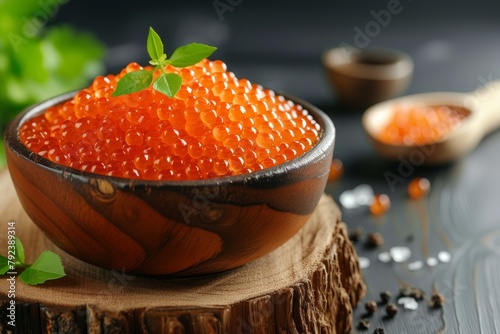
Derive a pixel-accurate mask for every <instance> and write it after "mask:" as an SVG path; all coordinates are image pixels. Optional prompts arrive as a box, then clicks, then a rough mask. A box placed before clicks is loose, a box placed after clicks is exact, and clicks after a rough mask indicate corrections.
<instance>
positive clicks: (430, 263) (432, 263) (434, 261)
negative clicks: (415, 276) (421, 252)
mask: <svg viewBox="0 0 500 334" xmlns="http://www.w3.org/2000/svg"><path fill="white" fill-rule="evenodd" d="M438 263H439V262H438V260H437V259H436V258H435V257H430V258H428V259H427V265H428V266H429V267H435V266H437V265H438Z"/></svg>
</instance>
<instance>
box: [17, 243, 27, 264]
mask: <svg viewBox="0 0 500 334" xmlns="http://www.w3.org/2000/svg"><path fill="white" fill-rule="evenodd" d="M15 246H16V247H15V249H16V261H17V262H19V263H21V264H24V263H25V262H24V261H25V256H24V247H23V244H22V243H21V240H20V239H19V238H18V237H16V244H15Z"/></svg>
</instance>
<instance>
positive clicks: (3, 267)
mask: <svg viewBox="0 0 500 334" xmlns="http://www.w3.org/2000/svg"><path fill="white" fill-rule="evenodd" d="M9 240H12V239H9ZM14 240H15V242H14V245H10V246H9V255H8V257H4V256H1V255H0V275H4V274H6V273H7V272H17V270H18V269H22V270H23V272H22V273H21V274H20V275H19V279H20V280H21V281H23V283H25V284H29V285H38V284H42V283H45V282H46V281H48V280H52V279H57V278H61V277H64V276H66V273H65V272H64V267H63V265H62V262H61V258H60V257H59V255H57V254H55V253H53V252H51V251H44V252H43V253H42V254H40V256H38V258H37V259H36V260H35V262H33V264H28V263H26V256H25V254H24V247H23V244H22V243H21V240H20V239H19V238H17V237H15V238H14ZM11 247H12V248H11Z"/></svg>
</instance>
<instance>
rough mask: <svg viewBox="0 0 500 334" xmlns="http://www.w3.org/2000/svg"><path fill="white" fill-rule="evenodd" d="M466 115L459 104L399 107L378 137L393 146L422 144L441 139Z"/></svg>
mask: <svg viewBox="0 0 500 334" xmlns="http://www.w3.org/2000/svg"><path fill="white" fill-rule="evenodd" d="M469 114H470V111H469V110H468V109H466V108H463V107H460V106H446V105H438V106H424V107H402V106H399V107H397V109H396V110H395V112H394V113H393V116H392V118H390V120H389V122H388V123H387V124H386V126H385V127H383V128H382V131H380V133H379V134H378V139H379V140H380V141H382V142H384V143H387V144H393V145H408V146H410V145H425V144H432V143H435V142H438V141H439V140H441V139H443V138H444V137H445V136H446V135H447V134H448V133H449V132H450V131H451V130H452V129H453V128H455V127H456V126H458V125H460V123H461V121H462V120H463V119H464V118H465V117H467V116H468V115H469Z"/></svg>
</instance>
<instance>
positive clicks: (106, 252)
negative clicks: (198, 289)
mask: <svg viewBox="0 0 500 334" xmlns="http://www.w3.org/2000/svg"><path fill="white" fill-rule="evenodd" d="M74 94H75V93H74V92H73V93H69V94H65V95H62V96H59V97H55V98H53V99H50V100H48V101H45V102H43V103H40V104H38V105H35V106H33V107H31V108H28V109H27V110H25V111H24V112H23V113H21V114H20V115H18V116H17V117H16V118H15V120H14V121H13V122H12V123H11V124H10V125H9V126H8V128H7V129H6V132H5V144H6V155H7V163H8V167H9V171H10V175H11V177H12V180H13V182H14V185H15V188H16V191H17V194H18V196H19V199H20V201H21V204H22V205H23V207H24V209H25V211H26V212H27V214H28V215H29V216H30V218H31V219H32V220H33V221H34V222H35V223H36V224H37V225H38V227H39V228H40V229H41V230H42V231H43V232H44V233H45V234H46V235H47V236H48V237H49V238H50V240H52V241H53V242H54V243H55V244H56V245H57V246H58V247H60V248H61V249H62V250H64V251H66V252H67V253H69V254H71V255H73V256H74V257H76V258H78V259H80V260H83V261H85V262H88V263H90V264H93V265H96V266H99V267H102V268H106V269H116V270H124V271H125V272H128V273H133V274H140V275H177V276H187V275H200V274H208V273H215V272H220V271H224V270H228V269H232V268H235V267H238V266H241V265H243V264H245V263H247V262H249V261H252V260H254V259H257V258H259V257H261V256H263V255H265V254H267V253H269V252H271V251H273V250H274V249H276V248H277V247H279V246H280V245H282V244H283V243H285V242H286V241H287V240H288V239H290V238H291V237H292V236H293V235H295V234H296V233H297V232H298V231H299V230H300V229H301V228H302V226H303V225H304V224H305V222H306V221H307V220H308V218H309V216H310V215H311V213H312V212H313V210H314V209H315V207H316V205H317V203H318V201H319V199H320V197H321V195H322V193H323V191H324V189H325V185H326V181H327V176H328V171H329V168H330V163H331V161H332V155H333V147H334V141H335V128H334V126H333V124H332V122H331V120H330V119H329V117H328V116H326V115H325V114H324V113H323V112H321V111H320V110H319V109H317V108H316V107H314V106H312V105H311V104H309V103H307V102H304V101H301V100H299V99H297V98H293V97H290V96H286V95H285V97H287V98H288V99H290V100H292V101H293V102H294V103H297V104H300V105H302V106H303V107H304V108H305V109H307V110H308V111H309V112H310V113H311V115H312V116H313V117H314V119H315V120H316V121H317V122H318V123H319V124H320V126H321V128H322V131H321V138H320V140H319V142H318V143H317V144H316V145H315V146H314V147H313V148H312V149H311V150H310V151H308V152H306V153H304V154H303V155H302V156H300V157H297V158H295V159H293V160H291V161H288V162H285V163H283V164H281V165H279V166H275V167H272V168H268V169H265V170H262V171H259V172H255V173H250V174H245V175H239V176H229V177H221V178H215V179H209V180H200V181H169V182H165V181H144V180H132V179H124V178H117V177H109V176H103V175H98V174H92V173H87V172H82V171H79V170H76V169H72V168H69V167H65V166H62V165H59V164H55V163H53V162H51V161H49V160H48V159H45V158H43V157H41V156H40V155H37V154H35V153H33V152H32V151H30V150H28V149H27V148H26V147H25V146H24V145H23V144H22V143H21V141H20V139H19V137H18V129H19V127H20V125H21V124H23V123H24V122H26V120H28V119H30V118H32V117H34V116H35V115H38V114H40V113H42V112H44V111H45V110H46V109H47V108H48V107H51V106H53V105H56V104H58V103H61V102H64V101H66V100H68V99H70V98H72V97H73V95H74Z"/></svg>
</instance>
